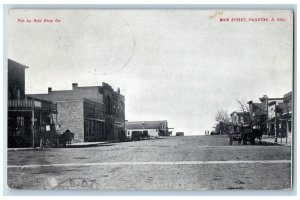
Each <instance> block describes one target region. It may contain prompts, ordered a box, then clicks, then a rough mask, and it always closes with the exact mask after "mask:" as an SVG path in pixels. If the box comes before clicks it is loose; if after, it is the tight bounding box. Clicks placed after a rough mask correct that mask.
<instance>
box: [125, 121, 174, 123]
mask: <svg viewBox="0 0 300 200" xmlns="http://www.w3.org/2000/svg"><path fill="white" fill-rule="evenodd" d="M141 122H168V120H156V121H127V122H125V123H141Z"/></svg>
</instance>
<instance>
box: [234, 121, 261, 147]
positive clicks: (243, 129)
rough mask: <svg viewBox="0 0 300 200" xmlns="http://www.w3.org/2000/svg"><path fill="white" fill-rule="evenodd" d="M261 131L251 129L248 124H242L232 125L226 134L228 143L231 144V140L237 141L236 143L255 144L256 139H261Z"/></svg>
mask: <svg viewBox="0 0 300 200" xmlns="http://www.w3.org/2000/svg"><path fill="white" fill-rule="evenodd" d="M261 135H262V133H261V131H260V130H257V129H253V128H252V126H251V125H250V124H244V125H232V126H231V130H230V133H229V134H228V142H229V145H232V142H233V141H237V142H238V144H241V143H242V144H247V143H250V144H252V145H253V144H255V140H256V139H261Z"/></svg>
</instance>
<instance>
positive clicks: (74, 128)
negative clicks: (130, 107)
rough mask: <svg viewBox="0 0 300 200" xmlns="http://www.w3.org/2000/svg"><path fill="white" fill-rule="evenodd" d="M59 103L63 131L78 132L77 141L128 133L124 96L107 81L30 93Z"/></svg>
mask: <svg viewBox="0 0 300 200" xmlns="http://www.w3.org/2000/svg"><path fill="white" fill-rule="evenodd" d="M29 96H31V97H36V98H40V99H44V100H48V101H53V102H55V103H57V111H58V114H57V123H58V124H60V125H61V131H65V130H67V129H69V130H70V131H71V132H74V133H75V138H74V140H75V142H88V141H107V140H120V139H122V138H123V137H124V135H125V97H124V96H123V95H122V94H120V89H118V90H117V91H114V90H113V89H112V87H111V86H110V85H108V84H107V83H102V86H90V87H78V84H77V83H73V85H72V90H59V91H53V90H52V88H50V87H49V88H48V93H47V94H31V95H29Z"/></svg>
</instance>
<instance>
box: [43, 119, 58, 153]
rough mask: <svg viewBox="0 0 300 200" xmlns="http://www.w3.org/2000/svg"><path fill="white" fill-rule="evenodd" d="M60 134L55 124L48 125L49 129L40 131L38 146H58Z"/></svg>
mask: <svg viewBox="0 0 300 200" xmlns="http://www.w3.org/2000/svg"><path fill="white" fill-rule="evenodd" d="M59 137H60V134H59V133H58V132H57V131H56V128H55V125H54V124H51V125H50V130H49V131H42V132H40V139H39V142H40V148H54V147H58V146H59V145H60V144H59Z"/></svg>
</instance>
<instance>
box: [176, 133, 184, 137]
mask: <svg viewBox="0 0 300 200" xmlns="http://www.w3.org/2000/svg"><path fill="white" fill-rule="evenodd" d="M176 136H184V132H176Z"/></svg>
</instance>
